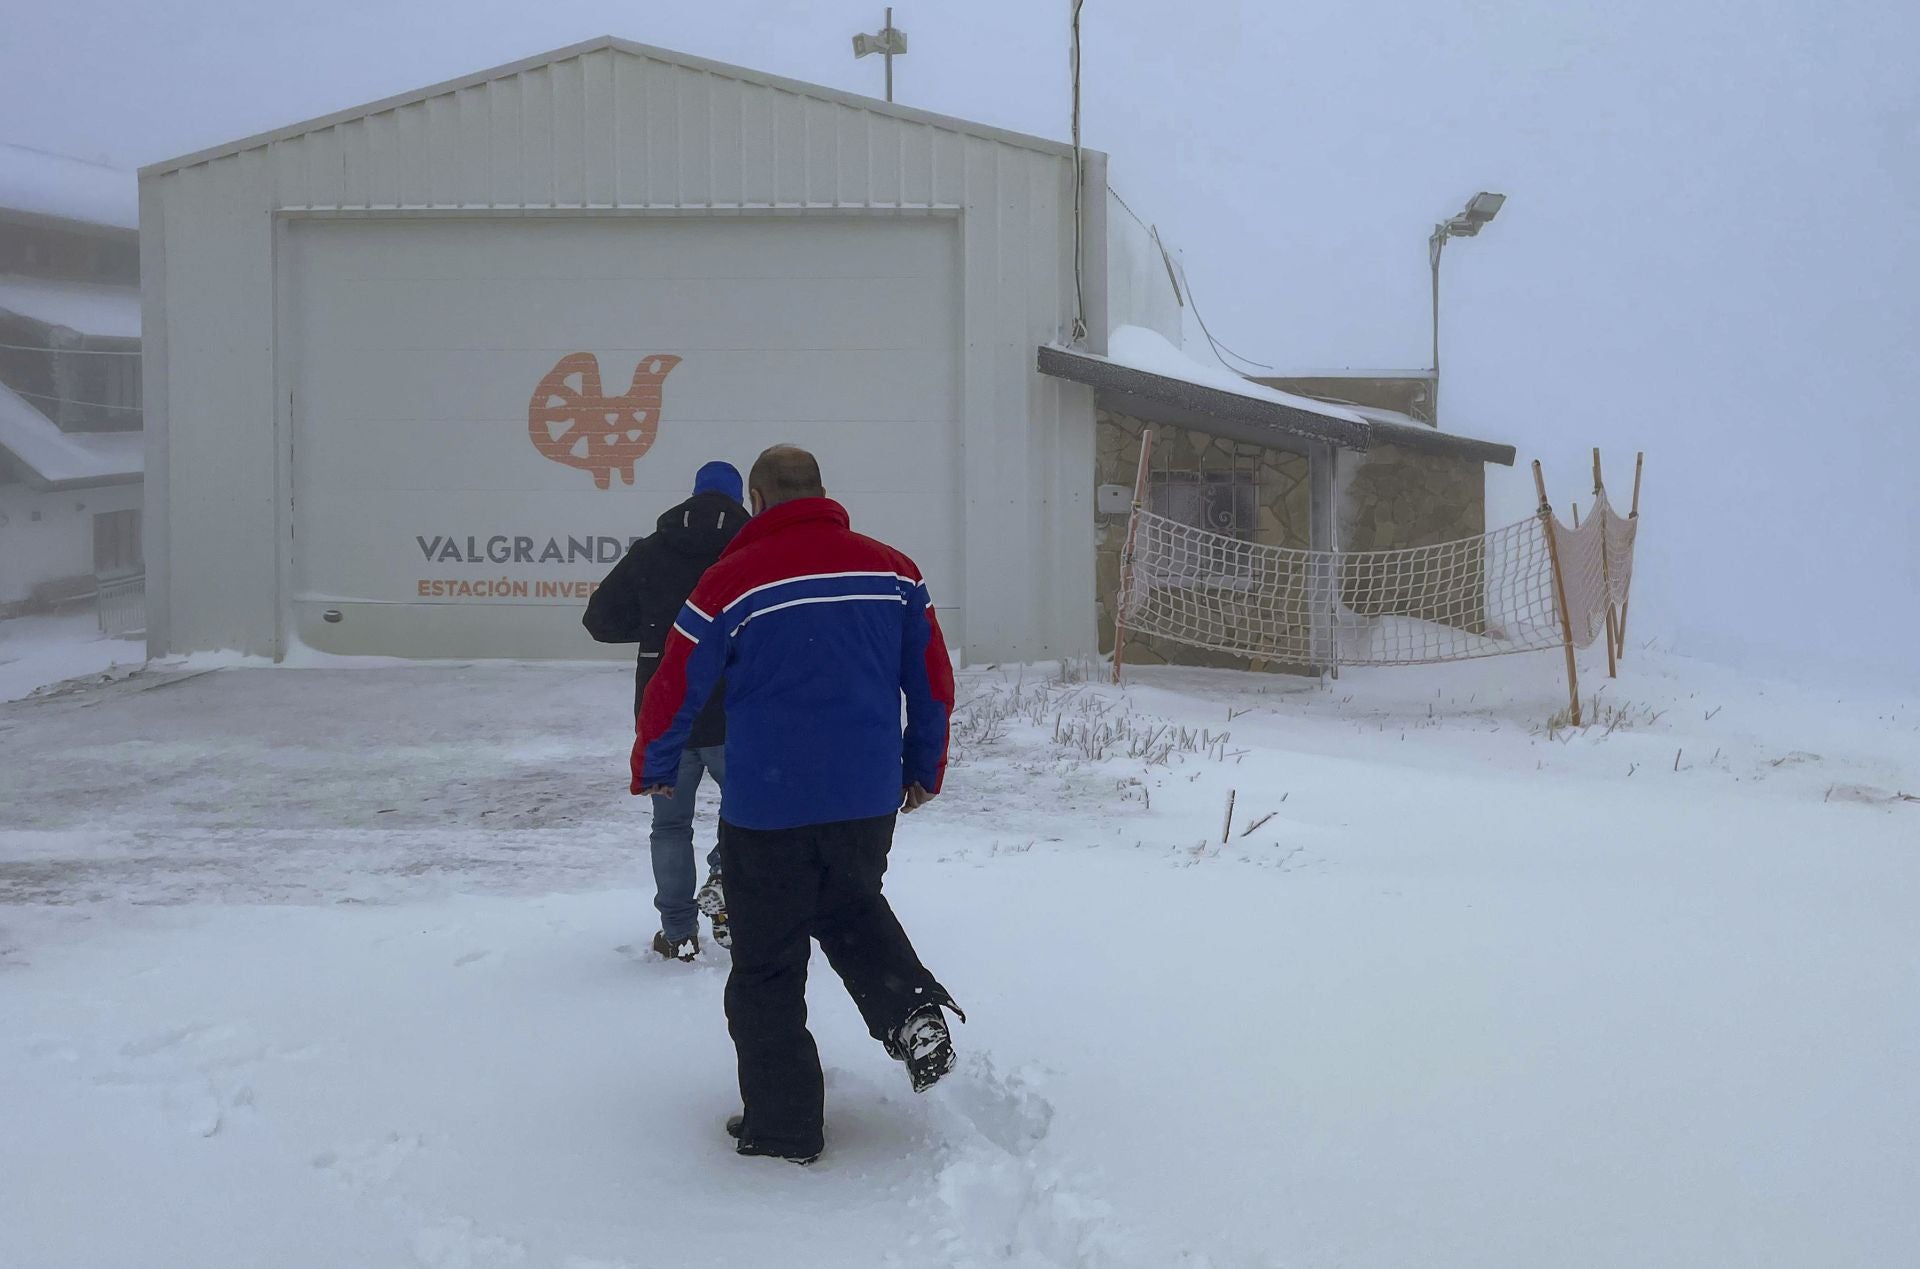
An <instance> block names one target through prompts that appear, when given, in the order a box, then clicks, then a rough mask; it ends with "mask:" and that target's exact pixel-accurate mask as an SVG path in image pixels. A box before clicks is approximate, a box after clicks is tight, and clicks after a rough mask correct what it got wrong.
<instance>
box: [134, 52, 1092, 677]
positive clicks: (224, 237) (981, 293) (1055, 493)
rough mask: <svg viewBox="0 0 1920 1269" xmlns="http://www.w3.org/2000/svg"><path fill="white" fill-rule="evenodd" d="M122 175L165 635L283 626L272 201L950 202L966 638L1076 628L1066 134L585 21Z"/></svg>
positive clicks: (1086, 523)
mask: <svg viewBox="0 0 1920 1269" xmlns="http://www.w3.org/2000/svg"><path fill="white" fill-rule="evenodd" d="M243 144H245V143H243ZM141 179H142V199H141V209H142V214H141V221H142V223H141V250H142V265H143V269H142V271H143V274H144V276H145V279H146V281H145V289H146V324H147V330H148V345H147V346H148V357H147V384H146V389H147V418H148V435H149V438H150V440H149V444H150V448H151V449H152V451H153V452H152V454H151V455H150V472H151V473H153V474H152V475H150V477H149V481H150V484H156V483H157V484H158V485H159V488H158V489H156V490H155V494H156V496H155V497H154V499H153V502H154V504H155V507H154V512H153V517H154V523H153V525H152V527H151V528H150V530H149V537H150V551H151V552H152V554H153V555H154V556H156V557H158V558H157V559H156V560H155V561H154V565H153V567H152V570H151V571H152V574H153V576H154V586H155V589H156V592H157V597H156V602H155V607H154V621H153V623H152V624H153V625H154V627H155V628H154V630H153V632H152V635H151V642H152V644H153V648H154V651H155V652H156V653H167V652H183V651H198V650H204V649H211V648H231V649H235V650H239V651H243V652H249V653H255V654H262V655H275V654H279V653H281V652H284V651H285V641H284V634H283V632H282V615H283V608H282V605H283V593H282V582H281V576H282V573H283V571H284V569H285V565H286V561H287V559H288V552H287V541H286V540H287V534H288V533H289V526H290V524H291V516H290V514H289V500H290V498H291V492H290V490H291V484H290V481H289V475H288V464H289V457H288V454H287V436H288V434H289V429H288V412H287V410H288V407H287V401H286V400H285V393H284V391H283V390H282V389H280V388H279V387H278V386H277V385H279V384H280V383H282V382H284V381H285V376H284V375H282V374H279V373H277V367H276V357H277V356H278V355H279V353H278V350H277V349H276V346H275V338H274V332H275V327H276V287H277V285H278V281H277V277H278V275H277V269H276V261H275V244H276V228H275V226H276V224H277V223H278V219H279V217H280V216H282V215H286V214H293V215H299V214H308V215H313V214H324V215H434V214H439V215H447V214H452V215H459V214H471V215H538V214H542V213H546V214H562V215H579V214H603V215H646V214H662V213H664V214H682V215H685V214H695V215H725V214H728V213H730V212H753V213H756V214H761V215H764V214H765V213H767V212H768V211H775V212H780V211H786V212H790V213H792V214H798V215H845V214H855V215H872V214H880V215H888V214H891V215H912V214H915V213H916V212H924V211H926V210H929V209H942V210H943V211H945V212H947V213H952V212H957V213H958V214H959V216H960V218H961V223H962V238H963V247H962V254H963V262H962V266H961V267H962V273H963V276H962V288H961V289H962V294H963V295H964V305H965V313H964V320H963V331H964V335H963V339H964V342H965V348H964V352H963V365H964V371H963V379H964V384H963V396H964V401H963V406H962V435H963V445H962V454H963V457H962V460H961V461H962V463H963V466H964V470H963V472H962V488H963V491H964V497H965V499H966V503H967V508H968V511H967V516H966V521H967V526H968V527H967V536H966V542H965V553H966V554H965V559H966V565H965V575H966V596H965V603H966V606H967V608H968V610H969V617H968V621H967V629H968V632H969V643H970V646H969V648H968V649H967V653H968V655H969V657H970V658H972V659H976V660H980V659H995V660H998V659H1033V658H1041V657H1051V656H1060V655H1069V654H1079V653H1082V652H1084V651H1086V650H1087V648H1088V642H1089V641H1088V639H1087V637H1086V632H1087V631H1089V630H1090V629H1091V628H1092V625H1093V623H1092V594H1091V586H1090V584H1089V583H1090V575H1091V570H1092V558H1093V554H1092V553H1093V547H1092V530H1091V525H1092V521H1093V517H1092V513H1091V489H1090V481H1091V475H1090V473H1091V471H1092V468H1093V408H1092V399H1091V394H1090V393H1089V392H1087V391H1086V390H1084V389H1081V388H1079V387H1077V386H1075V385H1072V384H1068V383H1064V382H1062V381H1061V380H1058V379H1051V378H1047V377H1044V376H1042V375H1040V374H1038V373H1037V372H1036V371H1035V370H1034V349H1035V347H1036V346H1037V345H1039V344H1041V343H1045V342H1049V341H1052V340H1056V339H1061V338H1063V337H1064V335H1065V333H1066V332H1067V330H1068V328H1069V326H1070V324H1071V322H1072V318H1073V312H1074V304H1075V288H1074V275H1073V259H1072V257H1073V222H1072V210H1071V209H1072V191H1073V168H1072V162H1071V158H1070V156H1069V155H1068V153H1067V152H1066V151H1065V149H1064V147H1059V146H1056V145H1053V144H1051V143H1045V142H1031V141H1026V140H1023V139H1019V138H1014V137H1011V136H1008V135H1004V134H998V133H994V132H992V131H991V130H987V129H974V128H972V127H970V126H969V125H965V124H960V123H958V122H956V121H951V120H940V119H937V118H935V117H933V116H924V115H919V114H916V113H915V112H911V111H901V110H890V109H889V108H887V107H884V106H881V105H879V104H878V103H872V104H863V103H861V102H859V101H858V99H849V98H840V97H837V96H836V95H835V94H833V93H831V92H829V91H828V90H824V89H820V90H812V89H808V88H806V87H805V86H802V85H795V84H790V83H787V82H785V81H774V80H770V79H763V78H762V77H759V76H755V75H752V74H750V73H742V72H735V71H733V70H731V68H720V67H715V66H712V65H709V64H706V63H699V62H695V61H693V60H692V59H680V58H678V57H677V56H676V55H669V54H663V53H660V52H659V51H657V50H640V49H638V48H637V47H636V46H630V45H624V44H620V43H618V42H598V43H597V44H596V45H595V46H592V47H583V48H580V49H575V50H569V51H567V52H566V53H564V54H561V55H556V56H555V57H553V58H551V59H543V60H541V61H538V62H536V63H530V64H523V65H521V66H518V67H512V68H506V69H504V70H502V71H500V72H495V73H492V74H491V75H490V77H487V78H484V79H483V78H480V77H475V80H474V81H472V82H467V83H459V84H454V85H448V86H445V87H444V88H443V89H441V90H435V91H432V92H431V93H430V94H425V95H421V96H419V97H418V98H417V99H414V100H408V101H402V102H397V103H383V104H382V105H380V106H376V107H372V108H369V110H368V111H365V112H361V113H359V114H357V115H355V116H353V117H340V118H336V119H333V120H325V121H321V123H320V124H319V125H317V126H313V127H311V128H309V129H306V130H302V131H298V132H290V133H289V134H287V135H278V136H269V137H266V138H260V139H258V140H257V143H254V144H246V148H240V147H237V146H236V147H230V148H229V151H228V152H214V153H213V154H212V155H211V156H210V157H201V158H197V159H190V160H187V161H184V162H183V164H178V165H161V166H160V167H157V168H154V169H149V170H148V171H147V172H145V173H143V174H142V178H141ZM1093 188H1095V189H1097V190H1103V189H1104V181H1102V182H1101V183H1100V184H1097V185H1094V186H1093ZM1103 210H1104V209H1103ZM1102 219H1104V218H1102ZM1085 254H1086V269H1085V273H1086V279H1085V282H1086V287H1087V289H1088V292H1089V297H1088V307H1089V309H1090V310H1092V309H1094V307H1095V305H1096V303H1098V304H1099V305H1100V309H1101V311H1104V288H1105V284H1106V261H1105V254H1104V240H1099V241H1090V242H1089V244H1088V247H1087V250H1086V253H1085Z"/></svg>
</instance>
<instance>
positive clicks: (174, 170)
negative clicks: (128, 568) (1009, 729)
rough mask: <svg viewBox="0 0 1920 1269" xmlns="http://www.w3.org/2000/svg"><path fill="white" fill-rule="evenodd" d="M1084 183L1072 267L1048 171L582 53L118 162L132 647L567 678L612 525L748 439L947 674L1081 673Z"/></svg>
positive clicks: (1086, 520)
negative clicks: (1048, 369) (144, 565)
mask: <svg viewBox="0 0 1920 1269" xmlns="http://www.w3.org/2000/svg"><path fill="white" fill-rule="evenodd" d="M1084 180H1085V188H1087V189H1090V190H1094V191H1098V192H1099V196H1098V197H1096V198H1093V199H1091V200H1090V204H1089V206H1088V207H1087V209H1086V215H1085V226H1086V230H1085V244H1084V250H1083V253H1082V257H1081V258H1082V262H1083V263H1082V268H1081V270H1079V276H1078V277H1076V269H1075V225H1074V221H1075V215H1074V201H1075V200H1074V160H1073V154H1072V151H1071V150H1070V149H1069V148H1068V147H1065V146H1063V145H1060V144H1058V143H1055V142H1050V141H1044V140H1038V139H1035V138H1032V137H1025V136H1018V135H1014V134H1011V133H1007V132H1002V131H998V130H995V129H992V128H987V127H983V126H979V125H975V124H970V123H965V122H961V121H959V120H955V119H948V118H943V117H940V116H936V115H931V114H928V113H925V112H922V111H917V110H912V109H908V108H906V107H901V106H895V105H889V104H886V103H883V102H878V101H872V100H868V99H864V98H858V97H852V96H848V95H846V94H842V93H838V92H835V91H832V90H829V89H825V88H820V87H816V86H813V85H808V84H802V83H796V82H792V81H787V80H783V79H778V78H775V77H772V76H768V75H762V74H758V73H756V72H751V71H745V70H740V69H737V68H734V67H730V66H722V65H718V64H715V63H711V62H707V61H704V60H700V59H696V58H691V57H686V56H683V55H680V54H677V53H669V52H665V51H662V50H659V49H653V48H647V47H643V46H640V45H636V44H632V43H628V42H626V41H623V40H618V39H613V38H604V39H599V40H595V41H592V42H590V43H588V44H583V45H578V46H575V47H571V48H566V49H562V50H559V51H557V52H554V53H550V54H546V55H543V56H540V57H537V58H533V59H531V60H528V61H525V62H520V63H517V64H515V65H511V66H506V67H501V68H499V69H496V70H490V71H485V72H482V73H480V74H476V75H472V76H469V77H467V78H465V79H461V80H457V81H454V82H451V83H447V84H441V85H437V86H435V87H432V88H427V89H423V90H421V91H419V92H415V93H410V94H408V95H406V96H404V97H399V98H394V99H392V100H388V101H382V102H376V103H374V104H372V105H368V106H365V107H362V108H359V109H356V110H351V111H347V112H344V113H342V114H338V115H333V116H329V117H327V118H324V119H318V120H314V121H312V122H309V123H303V124H298V125H295V126H293V127H290V128H285V129H282V130H280V131H278V132H273V133H269V134H266V135H263V136H258V137H252V138H248V139H246V140H242V141H237V142H234V143H233V144H230V145H225V146H221V147H219V148H217V149H214V150H210V151H206V152H204V153H200V154H194V155H189V156H187V157H185V158H181V159H178V160H174V161H172V162H167V163H162V164H158V165H156V166H153V167H150V168H147V169H145V170H144V171H143V172H142V173H141V180H140V186H141V189H140V203H141V207H140V210H141V217H140V219H141V251H142V274H143V279H144V296H145V321H144V325H145V334H146V341H145V348H146V419H147V433H148V437H149V453H148V476H149V479H148V487H149V507H150V514H149V523H148V530H147V544H146V552H147V560H148V570H149V576H150V579H151V585H150V593H151V601H150V602H151V609H152V610H151V613H150V619H149V629H150V643H151V647H152V650H153V651H154V652H155V653H156V654H161V653H173V652H187V651H195V650H203V649H214V648H230V649H235V650H239V651H243V652H248V653H255V654H265V655H273V656H282V655H285V654H286V653H287V652H288V650H289V649H292V648H296V647H300V646H302V645H304V646H307V647H312V648H316V649H319V650H322V651H332V652H341V653H374V654H394V655H404V656H434V657H446V656H453V657H469V656H515V657H574V656H583V655H592V654H594V653H595V651H596V649H595V645H593V644H592V643H590V642H589V641H588V640H587V638H586V636H585V634H584V632H583V631H582V630H581V629H580V625H579V614H580V610H581V607H582V603H583V601H584V598H585V594H586V591H587V588H588V587H590V586H591V585H592V584H593V583H594V582H596V581H597V580H598V579H599V578H600V577H601V576H602V575H603V574H604V573H605V572H606V570H607V569H608V568H609V567H611V564H612V562H613V559H614V558H616V557H617V554H618V552H620V551H621V550H624V548H625V546H626V544H627V540H628V539H629V537H631V536H635V535H638V534H642V533H645V532H648V531H649V530H650V529H651V527H652V524H653V520H654V518H655V517H656V516H657V515H658V514H659V512H660V511H661V510H663V509H664V508H665V507H667V506H669V505H671V504H672V503H673V502H675V501H677V500H679V499H680V498H681V497H683V496H685V493H686V491H687V489H688V488H689V484H690V481H691V477H692V473H693V471H694V469H695V468H696V467H697V466H698V465H699V464H700V463H701V462H704V461H706V460H708V459H712V458H726V459H730V460H732V461H733V462H734V463H735V464H736V465H738V466H740V467H741V469H742V470H743V471H744V470H745V468H746V466H747V464H749V463H750V462H751V461H752V459H753V457H754V455H755V454H757V453H758V452H759V451H760V450H761V449H762V448H763V447H765V446H766V445H768V444H772V443H775V442H782V441H787V442H794V443H797V444H801V445H805V446H808V447H809V448H812V449H813V450H815V451H816V452H817V453H818V454H819V455H820V458H821V462H822V466H823V468H824V471H825V475H826V481H827V485H828V489H829V492H830V493H831V494H833V495H834V496H836V497H838V498H840V499H841V500H842V501H843V502H845V503H846V504H847V506H848V507H849V509H850V510H851V512H852V514H853V517H854V524H855V527H856V528H858V529H862V530H864V531H867V532H870V533H873V534H875V535H877V536H879V537H882V538H886V539H888V540H891V541H893V542H894V543H896V544H897V545H899V546H900V547H902V548H903V549H905V550H906V551H907V552H908V553H909V554H911V555H913V556H914V557H915V558H916V559H917V560H918V561H919V563H920V565H921V567H922V568H923V569H924V570H925V572H926V574H927V576H928V579H929V582H930V584H931V586H932V589H933V593H934V597H935V601H936V603H937V604H938V605H939V607H940V609H941V611H942V620H943V623H944V624H946V625H947V626H948V628H949V630H950V633H951V637H952V639H953V641H954V642H955V643H956V644H957V645H958V646H960V647H961V648H962V649H963V651H964V655H965V656H966V657H967V658H968V659H972V660H981V659H989V658H991V659H1002V658H1021V659H1029V658H1041V657H1050V656H1060V655H1063V654H1074V653H1079V652H1083V651H1086V650H1088V649H1089V648H1090V647H1091V646H1092V643H1093V637H1094V616H1093V611H1094V609H1093V595H1092V587H1091V584H1090V571H1089V570H1090V560H1091V558H1092V551H1093V546H1092V541H1093V533H1094V516H1093V510H1092V502H1093V487H1092V481H1091V476H1090V474H1091V472H1092V470H1093V417H1094V406H1093V399H1094V393H1093V391H1092V390H1091V389H1089V388H1087V387H1085V386H1083V385H1081V384H1077V383H1072V382H1068V381H1066V380H1062V379H1059V378H1051V377H1047V376H1044V375H1042V374H1040V373H1038V372H1037V371H1036V369H1035V350H1036V348H1037V347H1039V346H1041V345H1045V344H1049V343H1056V342H1064V341H1065V340H1066V339H1067V337H1068V336H1069V333H1070V331H1071V328H1072V326H1073V323H1074V321H1075V318H1076V316H1077V315H1079V314H1082V313H1084V315H1085V318H1086V321H1087V324H1088V326H1089V328H1090V330H1091V331H1092V332H1093V333H1092V335H1091V336H1090V339H1089V340H1088V341H1086V342H1085V343H1083V346H1084V347H1088V348H1090V349H1091V350H1092V351H1094V352H1098V351H1100V350H1101V344H1100V340H1101V339H1102V338H1103V334H1104V332H1105V330H1106V329H1107V328H1108V313H1107V311H1106V308H1107V296H1108V286H1107V256H1106V231H1105V226H1106V222H1107V215H1106V211H1107V199H1106V179H1105V161H1104V158H1103V156H1101V155H1099V154H1096V153H1087V154H1086V155H1085V156H1084ZM1152 263H1153V267H1154V268H1159V267H1160V266H1159V263H1158V260H1157V259H1156V260H1154V261H1153V262H1152ZM1144 267H1145V266H1144V265H1143V266H1141V267H1140V268H1138V269H1135V270H1134V271H1135V272H1142V271H1143V270H1144ZM1120 289H1122V290H1125V289H1126V284H1125V283H1124V282H1123V283H1122V285H1121V288H1120ZM1133 320H1136V321H1138V320H1143V319H1142V318H1141V317H1139V316H1137V315H1136V316H1135V317H1134V318H1133Z"/></svg>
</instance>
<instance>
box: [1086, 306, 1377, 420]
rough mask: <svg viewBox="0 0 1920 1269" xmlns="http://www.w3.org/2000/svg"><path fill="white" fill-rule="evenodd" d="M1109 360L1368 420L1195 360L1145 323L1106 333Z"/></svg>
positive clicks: (1224, 389) (1242, 393)
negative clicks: (1145, 325) (1149, 328)
mask: <svg viewBox="0 0 1920 1269" xmlns="http://www.w3.org/2000/svg"><path fill="white" fill-rule="evenodd" d="M1107 360H1108V361H1111V362H1113V363H1114V364H1116V365H1121V366H1126V367H1128V368H1130V369H1133V370H1144V371H1146V372H1147V373H1148V374H1155V375H1162V376H1165V377H1166V378H1168V379H1180V380H1184V381H1185V382H1187V383H1194V384H1199V385H1200V386H1201V387H1203V388H1213V389H1216V390H1217V391H1220V392H1231V393H1233V394H1235V395H1236V396H1243V397H1250V398H1251V399H1253V400H1255V401H1267V402H1271V403H1273V404H1275V405H1284V406H1288V407H1290V408H1292V409H1295V410H1304V411H1306V412H1307V413H1308V414H1318V415H1320V416H1321V417H1323V418H1329V419H1339V420H1340V421H1342V422H1345V423H1364V422H1365V421H1366V420H1365V419H1363V418H1362V417H1361V416H1360V415H1358V414H1356V413H1355V412H1354V411H1352V410H1349V409H1347V408H1346V407H1345V406H1339V405H1334V404H1332V403H1331V402H1328V401H1320V400H1316V399H1315V398H1313V397H1303V396H1298V395H1296V394H1294V393H1291V392H1282V391H1280V390H1279V389H1278V388H1269V387H1266V386H1265V385H1263V384H1258V383H1255V382H1254V381H1253V380H1251V379H1248V378H1247V377H1246V376H1244V375H1237V374H1235V373H1234V372H1233V371H1231V370H1228V369H1227V368H1226V367H1225V366H1209V365H1207V364H1206V363H1204V362H1201V361H1196V360H1195V359H1194V358H1192V357H1191V356H1189V355H1188V354H1187V352H1186V351H1185V350H1184V349H1182V348H1178V347H1176V346H1175V345H1174V343H1173V341H1172V340H1170V339H1168V338H1167V337H1166V336H1165V335H1162V334H1161V333H1160V332H1159V331H1157V330H1148V329H1147V328H1146V327H1144V326H1121V327H1119V328H1117V329H1115V330H1114V332H1113V333H1112V334H1111V335H1109V336H1108V337H1107Z"/></svg>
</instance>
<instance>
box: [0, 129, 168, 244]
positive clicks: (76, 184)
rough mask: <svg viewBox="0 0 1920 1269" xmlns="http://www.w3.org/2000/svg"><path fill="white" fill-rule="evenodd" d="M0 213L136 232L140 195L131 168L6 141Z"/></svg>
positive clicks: (0, 151) (0, 166)
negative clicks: (51, 218)
mask: <svg viewBox="0 0 1920 1269" xmlns="http://www.w3.org/2000/svg"><path fill="white" fill-rule="evenodd" d="M0 209H3V210H7V211H18V212H27V213H30V214H32V215H35V216H50V217H53V218H55V219H58V220H69V221H74V222H77V223H79V224H83V225H100V226H105V227H106V228H109V229H134V228H137V227H138V226H139V224H140V192H139V187H138V185H137V184H136V183H135V181H134V177H133V173H132V172H129V171H127V170H126V169H125V168H117V167H110V166H108V165H107V164H105V163H95V162H94V161H92V160H91V159H83V158H78V157H76V156H74V155H71V154H56V153H54V152H53V151H52V150H41V149H36V148H35V147H33V146H30V145H19V144H17V143H15V142H11V141H0Z"/></svg>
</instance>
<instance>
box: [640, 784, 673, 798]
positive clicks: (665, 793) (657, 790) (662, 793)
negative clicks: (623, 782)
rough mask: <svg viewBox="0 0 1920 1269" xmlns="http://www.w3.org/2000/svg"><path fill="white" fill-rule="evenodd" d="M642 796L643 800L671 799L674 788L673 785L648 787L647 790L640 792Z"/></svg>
mask: <svg viewBox="0 0 1920 1269" xmlns="http://www.w3.org/2000/svg"><path fill="white" fill-rule="evenodd" d="M640 796H641V797H643V798H670V797H672V796H673V786H672V785H671V784H652V785H648V786H647V787H646V788H644V789H642V790H640Z"/></svg>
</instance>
